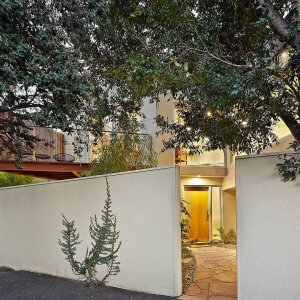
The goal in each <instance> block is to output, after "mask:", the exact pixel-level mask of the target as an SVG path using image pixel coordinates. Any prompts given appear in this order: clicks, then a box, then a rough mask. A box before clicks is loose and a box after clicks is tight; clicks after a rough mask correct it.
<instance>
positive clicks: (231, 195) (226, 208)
mask: <svg viewBox="0 0 300 300" xmlns="http://www.w3.org/2000/svg"><path fill="white" fill-rule="evenodd" d="M223 226H224V231H225V232H226V233H227V232H228V231H229V230H231V229H233V230H234V231H235V232H236V199H235V190H228V191H223Z"/></svg>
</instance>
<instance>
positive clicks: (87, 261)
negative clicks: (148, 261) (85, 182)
mask: <svg viewBox="0 0 300 300" xmlns="http://www.w3.org/2000/svg"><path fill="white" fill-rule="evenodd" d="M106 186H107V198H106V200H105V205H104V210H102V216H101V221H102V224H99V222H98V219H97V216H96V215H95V216H94V217H91V224H90V227H89V231H90V236H91V239H92V244H91V249H89V248H87V250H86V254H85V258H84V260H83V261H82V262H79V261H77V260H76V258H75V255H76V251H77V246H78V245H79V244H80V243H81V242H82V241H81V240H80V237H79V233H78V232H77V229H76V227H75V222H74V221H68V220H67V219H66V217H65V216H64V215H63V221H62V224H63V226H64V230H62V231H61V233H62V240H59V245H60V246H61V249H62V252H63V253H64V254H65V256H66V260H67V261H68V262H69V263H70V265H71V268H72V271H73V273H74V274H75V275H79V276H83V277H84V278H85V282H86V283H87V285H89V286H96V287H98V286H104V285H105V284H106V283H107V282H108V277H109V276H111V275H117V274H118V273H119V272H120V266H119V265H120V263H119V262H118V261H117V252H118V251H119V249H120V246H121V242H118V239H119V231H117V229H116V228H117V221H116V217H115V216H114V215H113V214H112V209H111V205H112V201H111V194H110V189H109V185H108V181H107V179H106ZM99 265H100V266H101V265H104V266H106V274H105V275H104V277H103V278H102V279H101V280H98V279H97V278H96V275H97V270H96V267H97V266H99Z"/></svg>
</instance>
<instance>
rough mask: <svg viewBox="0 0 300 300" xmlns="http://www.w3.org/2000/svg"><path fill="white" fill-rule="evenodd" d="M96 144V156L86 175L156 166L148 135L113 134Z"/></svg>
mask: <svg viewBox="0 0 300 300" xmlns="http://www.w3.org/2000/svg"><path fill="white" fill-rule="evenodd" d="M98 144H100V145H96V146H95V147H97V148H96V149H97V150H95V151H94V152H96V153H95V154H96V158H95V159H94V160H93V161H92V163H91V171H89V172H87V173H85V174H84V176H91V175H101V174H109V173H117V172H125V171H132V170H140V169H146V168H153V167H155V166H156V154H155V151H154V150H153V148H152V142H151V137H150V136H148V135H139V134H129V133H120V134H115V135H112V137H111V139H110V140H109V141H107V140H106V141H105V140H103V141H101V142H100V143H98Z"/></svg>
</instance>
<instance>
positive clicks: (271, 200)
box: [236, 154, 300, 300]
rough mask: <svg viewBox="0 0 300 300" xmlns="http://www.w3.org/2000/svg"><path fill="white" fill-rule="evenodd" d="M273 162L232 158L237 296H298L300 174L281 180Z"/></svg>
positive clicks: (272, 299)
mask: <svg viewBox="0 0 300 300" xmlns="http://www.w3.org/2000/svg"><path fill="white" fill-rule="evenodd" d="M277 161H278V158H277V155H270V154H269V155H261V156H252V157H243V158H239V159H237V160H236V165H237V243H238V245H237V260H238V261H237V266H238V299H239V300H244V299H247V300H282V299H299V295H300V284H299V278H300V259H299V247H300V243H299V238H298V236H299V233H300V218H299V216H300V197H299V191H300V177H299V176H298V178H297V180H295V181H293V182H286V183H284V182H283V181H282V180H281V178H280V176H279V175H278V173H277V170H276V163H277Z"/></svg>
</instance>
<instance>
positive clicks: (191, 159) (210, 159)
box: [175, 149, 226, 167]
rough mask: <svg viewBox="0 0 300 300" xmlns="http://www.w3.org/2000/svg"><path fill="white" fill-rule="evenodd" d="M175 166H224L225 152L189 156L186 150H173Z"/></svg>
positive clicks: (218, 151)
mask: <svg viewBox="0 0 300 300" xmlns="http://www.w3.org/2000/svg"><path fill="white" fill-rule="evenodd" d="M175 164H176V165H190V166H216V167H219V166H220V167H224V166H226V151H222V150H215V151H204V152H203V153H201V154H195V155H189V154H188V151H187V150H186V149H175Z"/></svg>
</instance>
